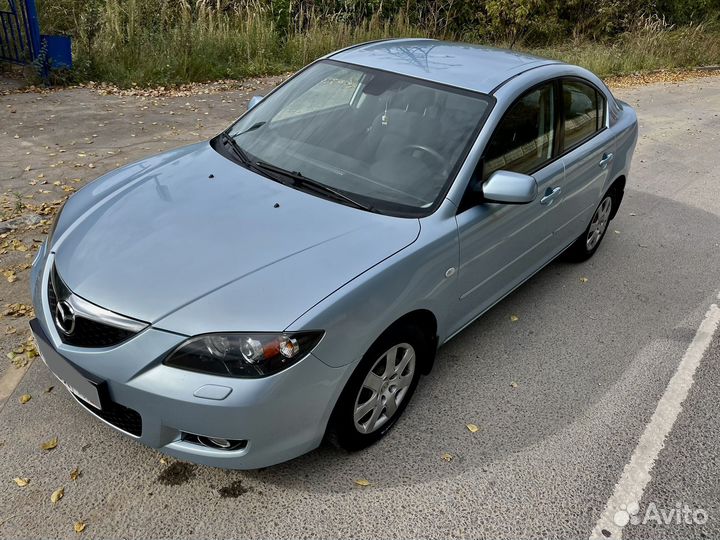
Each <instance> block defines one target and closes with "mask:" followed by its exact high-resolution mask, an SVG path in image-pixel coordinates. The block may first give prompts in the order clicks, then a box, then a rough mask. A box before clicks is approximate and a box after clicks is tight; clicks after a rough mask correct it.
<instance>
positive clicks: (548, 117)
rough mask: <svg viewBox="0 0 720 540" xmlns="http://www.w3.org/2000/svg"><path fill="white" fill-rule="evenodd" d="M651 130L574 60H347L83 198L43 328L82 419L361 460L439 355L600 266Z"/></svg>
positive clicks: (185, 439) (67, 220)
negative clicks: (556, 262)
mask: <svg viewBox="0 0 720 540" xmlns="http://www.w3.org/2000/svg"><path fill="white" fill-rule="evenodd" d="M637 132H638V128H637V120H636V115H635V112H634V111H633V110H632V108H630V107H629V106H628V105H627V104H625V103H622V102H620V101H618V100H616V99H615V98H614V97H613V95H612V94H611V92H610V91H609V90H608V88H607V87H606V86H605V84H603V82H602V81H601V80H600V79H598V78H597V77H596V76H595V75H593V74H592V73H590V72H588V71H586V70H585V69H582V68H579V67H576V66H572V65H568V64H564V63H561V62H557V61H553V60H548V59H543V58H538V57H535V56H529V55H525V54H520V53H517V52H511V51H503V50H497V49H491V48H485V47H480V46H473V45H467V44H454V43H445V42H440V41H434V40H425V39H408V40H389V41H381V42H372V43H366V44H362V45H358V46H354V47H350V48H348V49H344V50H341V51H339V52H336V53H333V54H330V55H328V56H326V57H324V58H322V59H320V60H318V61H316V62H314V63H312V64H310V65H309V66H308V67H306V68H305V69H303V70H301V71H300V72H299V73H297V74H296V75H295V76H293V77H292V78H290V79H289V80H287V81H286V82H285V83H283V84H282V85H280V86H279V87H277V88H276V89H275V90H273V91H272V92H271V93H269V94H268V95H267V96H265V97H256V98H253V99H252V100H251V102H250V104H249V109H248V111H247V112H245V113H244V114H243V115H242V116H241V117H240V118H239V119H238V120H237V121H235V123H233V124H232V125H231V126H230V127H228V128H227V129H226V130H224V131H223V132H222V133H219V134H218V135H217V136H216V137H214V138H213V139H211V140H209V141H205V142H201V143H197V144H192V145H190V146H186V147H184V148H179V149H176V150H172V151H169V152H165V153H163V154H160V155H157V156H153V157H150V158H147V159H144V160H142V161H139V162H137V163H133V164H131V165H127V166H125V167H122V168H120V169H117V170H115V171H112V172H110V173H108V174H106V175H104V176H102V177H101V178H98V179H97V180H95V181H94V182H92V183H90V184H89V185H87V186H86V187H84V188H83V189H81V190H80V191H78V192H77V193H76V194H75V195H73V196H72V197H71V198H70V199H69V200H68V201H67V203H66V204H65V206H64V208H62V210H61V211H60V212H59V213H58V215H57V216H56V218H55V221H54V223H53V225H52V227H51V230H50V232H49V235H48V238H47V240H46V241H45V243H44V244H43V245H42V247H41V249H40V250H39V253H38V256H37V259H36V261H35V263H34V265H33V270H32V285H31V286H32V293H33V302H34V306H35V312H36V314H37V318H36V319H34V320H33V321H32V322H31V327H32V331H33V333H34V336H35V339H36V341H37V344H38V348H39V350H40V352H41V355H42V358H43V360H44V361H45V363H46V364H47V366H48V368H49V369H50V370H52V372H53V373H54V374H55V375H56V376H57V377H58V378H59V379H60V380H61V381H62V382H63V383H64V384H65V386H66V387H67V388H68V390H69V391H70V393H71V395H72V396H73V398H74V399H75V400H77V403H78V404H79V408H81V409H85V410H86V411H88V412H89V413H91V414H92V415H94V416H95V417H97V418H98V419H100V420H102V421H103V422H105V423H106V424H108V425H110V426H112V427H113V428H115V429H116V430H119V431H121V432H122V433H124V434H126V435H128V436H129V437H132V438H135V439H137V440H138V442H140V443H143V444H146V445H148V446H151V447H154V448H158V449H160V450H161V451H162V452H165V453H168V454H171V455H174V456H177V457H179V458H182V459H186V460H190V461H194V462H198V463H204V464H208V465H213V466H219V467H230V468H240V469H245V468H257V467H264V466H268V465H272V464H275V463H279V462H282V461H285V460H288V459H291V458H294V457H296V456H299V455H301V454H303V453H305V452H308V451H309V450H312V449H313V448H315V447H317V446H318V445H319V444H320V443H321V441H322V440H323V439H324V438H325V437H331V438H332V439H333V440H335V441H336V442H337V443H338V444H339V445H340V446H341V447H344V448H346V449H349V450H356V449H360V448H363V447H366V446H367V445H369V444H371V443H373V442H374V441H376V440H378V439H379V438H380V437H382V436H383V435H385V434H386V433H387V432H388V430H389V429H390V428H391V427H392V426H393V424H394V423H395V422H396V421H397V420H398V418H399V417H400V415H401V414H402V412H403V410H404V409H405V407H406V406H407V404H408V402H409V401H410V398H411V397H412V395H413V393H414V391H415V389H416V387H417V386H418V382H419V379H420V378H421V375H423V374H427V373H428V372H429V371H430V369H431V367H432V365H433V361H434V358H435V353H436V351H437V349H438V348H439V347H440V346H441V345H443V344H444V343H446V342H447V341H448V340H450V339H451V338H452V337H453V336H455V335H456V334H458V333H459V332H460V331H462V330H463V328H465V327H466V326H468V325H469V324H470V323H472V322H473V321H474V320H475V319H477V318H478V317H479V316H480V315H482V314H483V312H485V311H487V310H488V309H489V308H490V307H492V306H493V305H494V304H495V303H497V302H498V301H499V300H501V299H502V298H503V297H504V296H506V295H507V294H508V293H510V292H511V291H512V290H513V289H515V288H516V287H518V286H519V285H520V284H522V283H523V282H524V281H526V280H527V279H528V278H529V277H531V276H532V275H533V274H535V273H536V272H537V271H538V270H540V269H541V268H543V266H545V265H546V264H548V263H549V262H550V261H552V260H553V259H554V258H556V257H557V256H559V255H560V254H564V256H566V257H569V258H572V259H575V260H578V261H581V260H584V259H587V258H589V257H591V256H592V255H593V254H594V253H595V252H596V251H597V249H598V247H599V246H600V243H601V241H602V239H603V236H604V235H605V232H606V230H607V227H608V223H609V221H610V220H611V219H612V218H613V217H614V216H615V213H616V212H617V210H618V206H619V205H620V202H621V201H622V198H623V192H624V189H625V185H626V182H627V178H628V170H629V167H630V161H631V157H632V154H633V150H634V147H635V143H636V141H637ZM557 301H558V302H562V299H561V298H557ZM417 413H420V411H417V412H416V414H417ZM78 414H79V413H78Z"/></svg>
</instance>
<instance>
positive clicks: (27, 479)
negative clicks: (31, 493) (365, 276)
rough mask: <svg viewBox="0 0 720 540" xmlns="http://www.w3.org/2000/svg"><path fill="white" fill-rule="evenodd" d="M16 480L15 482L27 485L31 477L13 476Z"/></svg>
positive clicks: (21, 485)
mask: <svg viewBox="0 0 720 540" xmlns="http://www.w3.org/2000/svg"><path fill="white" fill-rule="evenodd" d="M13 480H15V483H16V484H17V485H18V486H20V487H25V486H27V485H28V484H29V483H30V479H29V478H13Z"/></svg>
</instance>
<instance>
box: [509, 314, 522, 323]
mask: <svg viewBox="0 0 720 540" xmlns="http://www.w3.org/2000/svg"><path fill="white" fill-rule="evenodd" d="M510 320H511V321H512V322H516V321H519V320H520V317H518V316H517V315H510Z"/></svg>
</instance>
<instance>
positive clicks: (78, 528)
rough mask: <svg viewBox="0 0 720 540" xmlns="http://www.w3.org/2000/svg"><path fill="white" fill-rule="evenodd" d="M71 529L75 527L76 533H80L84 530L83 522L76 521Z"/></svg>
mask: <svg viewBox="0 0 720 540" xmlns="http://www.w3.org/2000/svg"><path fill="white" fill-rule="evenodd" d="M73 529H75V532H76V533H78V534H80V533H81V532H83V531H84V530H85V523H84V522H83V521H76V522H75V525H73Z"/></svg>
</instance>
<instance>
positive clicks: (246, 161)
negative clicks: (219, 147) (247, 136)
mask: <svg viewBox="0 0 720 540" xmlns="http://www.w3.org/2000/svg"><path fill="white" fill-rule="evenodd" d="M220 137H221V138H222V142H223V144H225V145H226V146H229V147H230V150H231V151H232V153H233V154H234V155H235V157H236V158H238V159H239V160H240V162H241V163H242V164H243V165H247V166H250V167H252V165H253V161H252V159H250V156H248V155H247V152H245V150H243V149H242V148H241V147H240V145H239V144H238V143H237V141H236V140H235V139H234V138H233V137H231V136H230V135H228V133H227V131H223V132H222V133H221V134H220Z"/></svg>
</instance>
